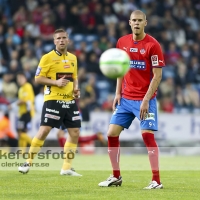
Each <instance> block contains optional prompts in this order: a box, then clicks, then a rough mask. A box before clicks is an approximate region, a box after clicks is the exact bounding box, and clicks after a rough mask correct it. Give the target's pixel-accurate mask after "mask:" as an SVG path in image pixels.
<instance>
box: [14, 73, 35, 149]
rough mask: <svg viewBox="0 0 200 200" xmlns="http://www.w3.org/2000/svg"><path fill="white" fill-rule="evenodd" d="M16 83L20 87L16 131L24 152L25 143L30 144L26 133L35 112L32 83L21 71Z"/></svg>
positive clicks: (20, 146) (19, 144)
mask: <svg viewBox="0 0 200 200" xmlns="http://www.w3.org/2000/svg"><path fill="white" fill-rule="evenodd" d="M17 83H18V84H19V86H20V88H19V91H18V101H17V102H16V104H17V106H18V116H19V119H18V122H17V132H18V136H19V141H18V146H19V148H21V150H22V152H23V153H24V151H25V148H26V147H27V145H30V144H31V141H32V138H31V137H30V136H29V135H28V134H27V131H28V129H29V128H30V125H31V119H32V117H33V116H34V114H35V108H34V99H35V94H34V91H33V87H32V85H31V84H30V83H29V82H27V78H26V76H25V74H24V73H23V72H19V73H18V74H17Z"/></svg>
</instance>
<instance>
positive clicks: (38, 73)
mask: <svg viewBox="0 0 200 200" xmlns="http://www.w3.org/2000/svg"><path fill="white" fill-rule="evenodd" d="M41 70H42V68H41V67H39V66H38V68H37V70H36V73H35V76H39V75H40V72H41Z"/></svg>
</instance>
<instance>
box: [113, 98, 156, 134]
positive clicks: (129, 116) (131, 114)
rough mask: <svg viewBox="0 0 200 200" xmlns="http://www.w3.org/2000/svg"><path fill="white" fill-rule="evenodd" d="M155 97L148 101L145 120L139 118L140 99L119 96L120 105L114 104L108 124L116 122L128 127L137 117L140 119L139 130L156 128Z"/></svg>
mask: <svg viewBox="0 0 200 200" xmlns="http://www.w3.org/2000/svg"><path fill="white" fill-rule="evenodd" d="M156 102H157V100H156V97H154V98H153V99H151V100H150V101H149V113H148V115H147V117H146V119H145V120H141V119H140V105H141V103H142V101H136V100H129V99H125V98H121V101H120V105H117V106H116V109H115V111H114V112H113V114H112V117H111V120H110V124H117V125H119V126H122V127H124V128H127V129H128V128H129V126H130V125H131V123H132V121H133V120H134V119H135V117H137V118H138V119H139V121H140V128H141V130H152V131H157V130H158V119H157V103H156Z"/></svg>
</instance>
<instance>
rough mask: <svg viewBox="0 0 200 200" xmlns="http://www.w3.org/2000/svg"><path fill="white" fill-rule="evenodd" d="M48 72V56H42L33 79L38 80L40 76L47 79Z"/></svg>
mask: <svg viewBox="0 0 200 200" xmlns="http://www.w3.org/2000/svg"><path fill="white" fill-rule="evenodd" d="M48 71H49V62H48V56H47V55H44V56H42V58H41V60H40V62H39V65H38V68H37V70H36V73H35V78H38V77H40V76H43V77H47V72H48Z"/></svg>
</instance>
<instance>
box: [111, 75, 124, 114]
mask: <svg viewBox="0 0 200 200" xmlns="http://www.w3.org/2000/svg"><path fill="white" fill-rule="evenodd" d="M122 80H123V77H122V78H117V86H116V93H115V98H114V101H113V110H115V107H116V104H118V105H120V99H121V88H122Z"/></svg>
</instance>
